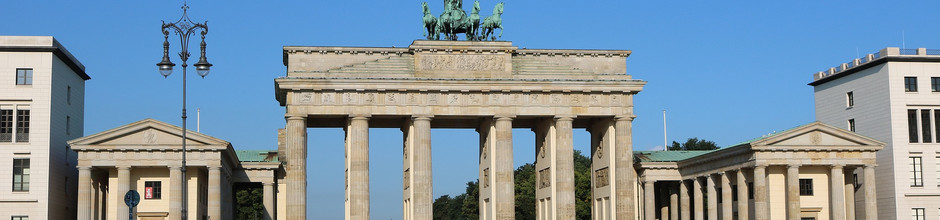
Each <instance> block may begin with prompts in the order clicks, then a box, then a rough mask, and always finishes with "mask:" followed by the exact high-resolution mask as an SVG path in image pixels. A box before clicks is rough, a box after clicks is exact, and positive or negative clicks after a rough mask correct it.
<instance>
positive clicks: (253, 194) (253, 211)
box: [233, 184, 264, 220]
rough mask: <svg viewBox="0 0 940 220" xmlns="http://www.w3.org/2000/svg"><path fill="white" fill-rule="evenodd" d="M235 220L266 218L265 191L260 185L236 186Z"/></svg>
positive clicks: (259, 219)
mask: <svg viewBox="0 0 940 220" xmlns="http://www.w3.org/2000/svg"><path fill="white" fill-rule="evenodd" d="M233 188H234V190H235V219H246V220H261V219H263V218H264V200H263V196H264V191H263V190H262V188H261V186H260V185H254V184H236V185H235V187H233Z"/></svg>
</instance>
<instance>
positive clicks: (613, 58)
mask: <svg viewBox="0 0 940 220" xmlns="http://www.w3.org/2000/svg"><path fill="white" fill-rule="evenodd" d="M283 52H284V53H283V54H284V65H285V66H287V76H285V77H280V78H277V79H275V87H276V96H277V100H278V102H280V104H281V105H282V106H285V107H286V114H285V118H286V121H287V126H286V149H284V150H286V155H287V156H286V158H282V160H284V161H286V170H287V175H286V177H285V182H286V184H287V216H288V218H287V219H291V220H297V219H306V218H307V213H306V212H305V209H306V187H307V181H306V180H307V174H308V173H307V171H306V168H305V167H306V163H307V161H306V159H307V152H308V149H307V147H308V146H307V141H306V139H307V134H306V128H308V127H341V128H343V129H344V130H345V134H346V136H345V140H346V141H345V143H346V144H345V149H346V150H345V152H346V153H345V157H346V159H345V161H346V162H345V164H346V189H345V191H346V194H345V195H346V201H345V203H346V206H345V207H346V218H347V219H369V166H370V165H372V164H370V163H369V128H401V131H402V136H403V137H404V144H403V145H402V154H401V157H402V160H403V165H402V169H401V172H402V181H403V189H402V191H403V194H402V204H403V208H404V216H403V219H406V220H409V219H431V218H432V215H433V214H432V213H433V212H432V207H433V206H432V202H433V200H432V199H433V198H432V188H431V186H432V184H431V183H432V181H433V177H432V176H431V169H432V164H431V141H432V140H431V129H433V128H474V129H476V131H477V132H479V134H480V148H479V155H478V156H479V166H480V169H479V175H480V176H479V179H480V182H479V187H480V189H479V191H480V196H479V199H480V200H479V204H480V207H479V209H480V212H479V214H480V219H514V215H515V213H514V207H515V205H514V199H515V198H514V191H515V190H514V180H513V178H514V177H513V170H514V167H513V151H514V150H533V151H535V155H536V164H535V166H536V169H535V170H536V186H537V187H536V188H537V189H536V206H537V207H536V210H537V213H538V214H537V215H538V218H539V219H574V217H575V194H574V190H575V185H574V168H573V165H574V161H573V141H572V129H574V128H586V129H587V130H588V131H589V132H590V133H591V142H590V146H591V160H592V162H591V163H592V165H591V170H592V173H593V175H592V177H591V185H592V186H591V190H592V195H593V201H592V210H593V211H592V216H594V218H596V219H626V218H634V216H635V212H636V211H635V209H636V207H635V201H634V200H635V196H636V193H635V191H636V189H635V188H636V187H637V183H636V173H635V172H636V171H635V170H634V168H633V165H634V163H633V155H632V146H631V145H632V143H631V124H632V122H633V119H634V117H635V116H634V115H633V96H634V95H635V94H637V93H638V92H640V90H642V89H643V86H644V85H645V84H646V82H644V81H641V80H637V79H632V77H631V76H630V75H627V74H626V58H627V57H628V56H629V55H630V51H626V50H556V49H525V48H523V49H519V48H518V47H516V46H514V45H512V42H506V41H491V42H485V41H428V40H418V41H414V42H413V43H412V44H411V45H410V46H409V47H407V48H394V47H392V48H376V47H306V46H286V47H284V51H283ZM513 128H530V129H532V131H533V132H535V138H536V142H535V143H536V144H535V146H513V144H512V129H513ZM585 144H587V143H585ZM310 147H311V149H317V148H319V147H332V146H317V145H316V144H315V143H313V144H311V146H310ZM382 165H383V166H384V165H386V164H382Z"/></svg>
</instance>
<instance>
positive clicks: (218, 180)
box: [194, 166, 222, 219]
mask: <svg viewBox="0 0 940 220" xmlns="http://www.w3.org/2000/svg"><path fill="white" fill-rule="evenodd" d="M208 168H209V175H208V177H209V181H208V186H207V187H206V188H207V191H208V193H206V194H208V198H207V201H208V202H207V207H206V211H207V212H208V213H207V214H208V215H209V219H222V167H218V166H209V167H208ZM194 211H195V210H194Z"/></svg>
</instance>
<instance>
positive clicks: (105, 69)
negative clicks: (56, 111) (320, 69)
mask: <svg viewBox="0 0 940 220" xmlns="http://www.w3.org/2000/svg"><path fill="white" fill-rule="evenodd" d="M496 3H497V1H493V0H482V1H481V3H480V4H481V8H482V9H483V10H482V13H481V14H483V15H484V16H485V15H489V14H490V13H491V12H492V8H493V6H494V5H495V4H496ZM189 4H190V6H191V9H190V17H191V18H192V19H193V20H196V21H204V20H208V21H209V27H210V32H209V35H208V36H207V39H206V40H207V42H208V44H209V46H208V56H209V61H210V62H212V63H213V64H215V66H213V67H212V73H210V75H209V76H208V77H207V78H206V79H199V77H198V76H196V75H195V74H191V75H190V76H189V77H190V80H189V83H190V85H189V97H188V101H189V109H190V116H191V117H190V125H191V128H193V129H195V124H196V123H195V119H196V117H195V110H196V109H197V108H200V109H202V132H203V133H206V134H209V135H212V136H215V137H218V138H221V139H224V140H228V141H231V142H232V143H233V145H235V147H236V149H274V148H275V147H276V131H275V130H276V129H277V128H279V127H283V126H284V118H283V115H284V108H282V107H280V106H278V103H277V101H275V99H274V82H273V81H274V80H273V79H274V78H275V77H279V76H284V75H285V68H284V66H283V64H282V62H281V47H282V46H284V45H305V46H377V47H389V46H397V47H405V46H408V45H409V44H410V43H411V41H412V40H415V39H419V38H421V25H420V19H421V18H420V17H421V7H420V6H421V2H420V1H242V0H237V1H194V2H190V3H189ZM429 4H430V6H431V10H432V12H433V13H434V14H440V13H441V11H442V8H443V6H442V1H440V0H438V1H431V2H429ZM180 5H182V2H180V1H6V2H4V3H3V6H2V7H0V20H2V21H4V22H2V23H0V34H2V35H52V36H55V37H56V38H57V39H58V40H59V41H60V42H61V43H63V44H64V45H65V46H66V47H67V48H68V49H69V50H70V51H71V52H72V53H73V54H74V55H75V56H76V57H77V58H78V59H79V60H80V61H81V62H82V63H84V64H85V66H86V67H87V72H88V74H89V75H91V77H92V79H91V80H89V81H87V83H86V86H87V87H86V94H85V100H86V107H85V117H86V120H85V134H86V135H89V134H93V133H96V132H100V131H103V130H106V129H110V128H114V127H117V126H120V125H124V124H127V123H130V122H133V121H137V120H141V119H144V118H155V119H158V120H162V121H166V122H169V123H172V124H177V125H179V124H180V119H179V114H180V112H179V110H180V96H181V94H180V93H181V91H180V90H181V89H180V84H181V83H180V77H181V74H180V70H179V66H177V69H176V71H175V73H174V75H172V76H170V77H169V78H168V79H163V77H162V76H160V75H159V74H158V73H157V70H156V66H155V65H154V64H155V63H157V62H158V61H159V60H160V57H161V55H162V43H163V38H162V37H163V36H162V34H161V33H160V29H159V27H160V24H161V23H160V20H168V21H176V20H177V19H178V18H179V16H180V15H181V10H180V8H179V7H180ZM470 5H472V4H471V1H465V4H464V6H465V7H470ZM937 8H940V2H937V1H897V2H885V1H745V2H742V1H557V0H550V1H507V2H506V10H505V14H503V26H504V27H505V28H506V31H505V34H504V35H503V38H502V40H508V41H513V44H514V45H516V46H519V47H527V48H557V49H627V50H632V51H633V55H631V56H630V57H629V58H628V59H627V68H628V71H627V72H628V74H631V75H633V77H634V78H637V79H643V80H646V81H648V82H649V83H648V84H647V86H646V87H645V88H644V90H643V91H642V92H640V93H639V94H638V95H637V96H636V98H635V106H636V107H635V108H636V109H635V112H636V114H637V115H638V116H639V117H638V118H637V119H636V121H635V122H634V125H633V126H634V133H633V138H634V144H635V145H634V148H635V149H636V150H645V149H652V148H655V147H657V146H662V142H663V134H662V130H663V126H662V110H667V111H668V113H669V118H668V120H669V121H668V122H669V124H668V127H669V140H670V141H673V140H678V141H682V140H685V139H686V138H690V137H699V138H703V139H708V140H713V141H715V142H717V143H718V144H719V145H721V146H726V145H730V144H733V143H736V142H739V141H742V140H747V139H750V138H753V137H757V136H760V135H763V134H767V133H770V132H773V131H780V130H783V129H787V128H790V127H794V126H797V125H800V124H804V123H808V122H811V121H813V120H814V115H813V93H812V91H813V90H812V87H810V86H807V85H806V83H808V82H810V80H811V79H812V76H811V74H812V73H814V72H817V71H821V70H824V69H827V68H829V67H831V66H836V65H838V64H839V63H843V62H849V61H850V60H851V59H853V58H856V57H857V56H864V54H867V53H872V52H875V51H877V50H879V49H881V48H884V47H889V46H890V47H900V46H901V45H902V44H904V45H906V46H907V47H908V48H916V47H927V48H940V41H938V39H940V28H938V27H937V25H936V23H937V22H938V21H940V14H938V13H933V11H934V10H935V9H937ZM902 33H903V42H902ZM171 43H172V44H173V45H172V47H171V49H172V50H173V52H175V51H178V50H179V48H178V45H177V44H176V42H174V41H172V40H171ZM193 44H194V45H197V43H195V42H194V43H193ZM192 50H194V51H195V50H198V48H196V47H193V48H192ZM173 59H174V62H176V63H179V59H178V57H176V58H173ZM195 59H197V58H193V61H194V60H195ZM309 131H310V132H309V135H310V138H309V141H310V143H311V144H310V145H309V147H310V152H311V153H310V154H309V159H308V163H309V164H311V167H310V168H309V169H308V172H309V178H310V179H309V180H308V185H309V186H310V187H311V189H310V190H309V191H308V197H309V202H308V204H309V207H308V209H309V211H308V213H311V214H313V215H311V216H317V217H322V218H323V219H340V218H341V217H342V215H343V205H342V204H343V183H342V182H343V181H342V179H343V162H342V154H343V153H342V146H343V145H342V141H343V138H342V137H343V136H342V134H341V133H342V131H341V130H340V129H310V130H309ZM371 133H372V137H371V138H372V140H371V143H372V147H371V152H370V153H371V159H372V165H371V174H372V184H371V186H372V192H371V193H372V217H373V218H374V219H400V218H401V203H400V202H399V200H400V199H401V191H400V189H401V174H400V173H401V172H400V168H401V167H400V165H401V156H400V154H401V146H400V143H401V135H400V133H399V132H398V131H397V130H395V129H372V130H371ZM514 135H515V136H514V143H515V158H516V160H515V162H516V164H517V165H521V164H524V163H527V162H532V158H533V157H534V156H533V151H534V150H533V147H531V146H532V142H533V139H534V137H533V135H532V134H531V132H530V131H528V130H524V129H522V130H517V131H516V132H515V133H514ZM477 141H478V140H477V136H476V133H475V132H474V131H472V130H443V129H436V130H434V131H433V133H432V142H433V143H432V144H433V152H432V153H433V163H434V170H433V171H434V173H433V175H434V194H435V197H437V196H439V195H443V194H452V195H453V194H458V193H460V192H462V191H463V188H464V186H463V183H464V182H466V181H470V180H474V179H476V178H477V167H476V158H472V157H466V156H465V155H475V152H476V147H477V144H478V143H477ZM575 142H576V143H575V145H576V148H578V149H582V151H585V152H586V149H587V144H588V137H587V136H586V132H584V131H583V130H582V131H579V132H578V133H577V136H576V139H575ZM314 166H316V167H314Z"/></svg>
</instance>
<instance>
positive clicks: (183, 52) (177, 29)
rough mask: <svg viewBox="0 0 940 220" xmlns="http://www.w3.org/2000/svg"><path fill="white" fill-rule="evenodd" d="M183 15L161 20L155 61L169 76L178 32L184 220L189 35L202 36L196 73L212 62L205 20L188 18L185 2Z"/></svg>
mask: <svg viewBox="0 0 940 220" xmlns="http://www.w3.org/2000/svg"><path fill="white" fill-rule="evenodd" d="M182 8H183V16H182V17H180V19H179V20H177V21H176V22H172V23H167V22H166V21H163V27H162V31H163V60H161V61H160V62H159V63H157V67H159V70H160V74H161V75H163V77H164V78H166V77H168V76H170V74H171V73H173V66H176V64H174V63H173V62H171V61H170V55H169V53H170V52H169V50H170V42H169V37H170V30H173V31H174V33H176V34H178V35H179V37H180V46H181V49H180V52H179V56H180V60H182V61H183V64H181V65H180V66H182V67H183V116H182V119H183V161H182V168H181V169H182V173H183V178H182V181H183V189H182V195H181V196H182V197H183V204H182V206H183V207H182V210H181V212H180V217H181V218H182V219H183V220H186V219H187V218H188V217H189V216H188V214H187V211H186V208H187V206H188V201H187V200H188V199H187V197H188V196H187V195H188V194H187V191H188V190H187V188H188V187H187V185H188V184H186V67H187V64H186V61H187V60H188V59H189V37H190V36H193V35H195V34H196V31H200V36H201V37H202V43H200V44H199V51H200V56H199V61H198V62H196V63H195V64H193V66H195V67H196V74H199V76H201V77H203V78H205V77H206V75H208V74H209V67H212V64H210V63H209V61H206V33H207V32H209V27H208V26H206V22H203V23H201V24H200V23H196V22H193V21H192V20H190V19H189V16H187V15H186V10H187V9H189V6H187V5H186V4H185V3H184V4H183V7H182Z"/></svg>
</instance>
